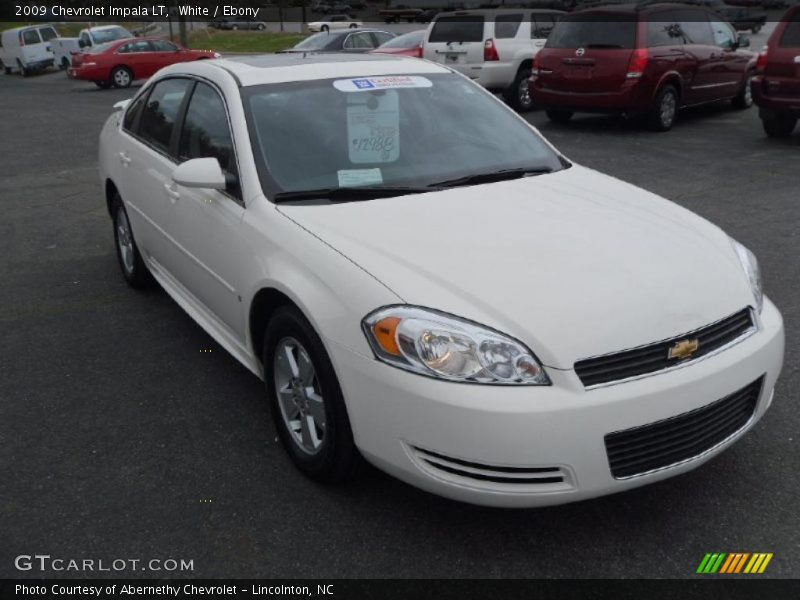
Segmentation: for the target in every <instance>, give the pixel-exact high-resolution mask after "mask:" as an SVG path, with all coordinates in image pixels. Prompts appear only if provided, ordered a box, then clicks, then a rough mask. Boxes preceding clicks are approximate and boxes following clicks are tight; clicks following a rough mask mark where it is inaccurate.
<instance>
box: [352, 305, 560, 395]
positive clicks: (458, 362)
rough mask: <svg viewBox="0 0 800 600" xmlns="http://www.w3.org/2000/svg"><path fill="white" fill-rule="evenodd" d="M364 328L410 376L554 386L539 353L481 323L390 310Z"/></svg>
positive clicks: (383, 355) (380, 351) (382, 354)
mask: <svg viewBox="0 0 800 600" xmlns="http://www.w3.org/2000/svg"><path fill="white" fill-rule="evenodd" d="M362 327H363V329H364V334H365V335H366V336H367V340H368V341H369V343H370V346H372V349H373V351H374V352H375V356H376V357H377V358H378V359H379V360H381V361H383V362H385V363H387V364H390V365H393V366H395V367H399V368H401V369H405V370H407V371H413V372H414V373H419V374H421V375H428V376H431V377H438V378H440V379H447V380H448V381H461V382H469V383H492V384H505V385H550V379H548V377H547V374H546V373H545V372H544V369H543V368H542V365H541V364H540V363H539V361H538V360H537V358H536V356H534V354H533V352H531V351H530V350H528V349H527V348H526V347H525V346H524V345H523V344H522V343H520V342H518V341H517V340H515V339H513V338H510V337H508V336H506V335H503V334H502V333H498V332H497V331H494V330H492V329H489V328H487V327H483V326H481V325H478V324H477V323H472V322H470V321H467V320H464V319H459V318H457V317H453V316H450V315H446V314H443V313H439V312H436V311H433V310H430V309H422V308H414V307H410V306H390V307H387V308H382V309H380V310H377V311H375V312H373V313H371V314H370V315H368V316H367V317H365V318H364V320H363V321H362Z"/></svg>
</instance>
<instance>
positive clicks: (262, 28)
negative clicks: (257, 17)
mask: <svg viewBox="0 0 800 600" xmlns="http://www.w3.org/2000/svg"><path fill="white" fill-rule="evenodd" d="M256 29H258V30H259V31H264V30H265V29H266V26H265V25H264V24H263V23H259V24H258V27H256Z"/></svg>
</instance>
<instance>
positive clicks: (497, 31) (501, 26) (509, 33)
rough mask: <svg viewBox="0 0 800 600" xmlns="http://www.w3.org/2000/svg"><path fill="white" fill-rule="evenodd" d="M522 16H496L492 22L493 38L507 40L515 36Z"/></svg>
mask: <svg viewBox="0 0 800 600" xmlns="http://www.w3.org/2000/svg"><path fill="white" fill-rule="evenodd" d="M520 23H522V15H521V14H519V15H497V19H496V20H495V22H494V36H495V37H496V38H498V39H509V38H513V37H514V36H516V35H517V31H519V25H520Z"/></svg>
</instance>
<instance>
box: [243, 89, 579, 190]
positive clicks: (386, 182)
mask: <svg viewBox="0 0 800 600" xmlns="http://www.w3.org/2000/svg"><path fill="white" fill-rule="evenodd" d="M243 96H244V104H245V111H246V113H247V119H248V124H249V127H250V131H251V134H250V135H251V139H252V140H253V146H254V153H255V155H256V161H257V163H258V167H259V172H260V175H261V181H262V185H263V187H264V192H265V194H266V195H267V196H269V197H273V196H274V195H275V194H276V193H279V192H294V191H304V190H318V189H328V190H330V189H336V188H356V187H373V188H374V187H392V188H395V187H405V188H414V189H417V190H418V189H420V188H425V187H427V186H435V185H438V184H442V183H446V182H450V181H453V180H457V179H459V178H465V177H471V176H475V175H486V174H491V173H497V172H498V171H511V170H524V171H525V172H528V171H530V172H534V171H536V172H548V171H554V170H558V169H561V168H563V164H562V160H561V159H560V158H559V156H558V155H557V154H556V153H555V152H554V151H553V150H552V148H551V147H550V146H549V145H548V144H547V143H546V142H545V141H544V140H543V139H542V138H541V137H540V136H539V135H538V134H537V133H536V132H535V131H533V130H532V129H531V128H529V127H527V126H526V125H525V123H523V122H522V121H521V120H520V119H519V117H517V116H516V115H515V114H514V113H513V112H512V111H510V110H509V109H508V108H506V107H505V106H504V105H503V104H502V103H501V102H499V101H498V100H496V99H495V98H493V97H491V96H490V95H488V94H487V93H486V92H484V91H483V90H481V89H480V88H478V87H477V86H476V85H475V84H473V83H471V82H469V81H467V80H465V79H464V78H463V77H462V76H460V75H456V74H450V73H448V74H434V75H430V74H427V75H424V76H421V75H400V76H384V77H365V78H356V79H337V80H333V79H327V80H317V81H308V82H292V83H282V84H269V85H262V86H255V87H251V88H247V89H245V90H244V93H243Z"/></svg>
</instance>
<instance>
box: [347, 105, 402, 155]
mask: <svg viewBox="0 0 800 600" xmlns="http://www.w3.org/2000/svg"><path fill="white" fill-rule="evenodd" d="M347 154H348V158H349V159H350V162H351V163H353V164H354V165H363V164H375V163H390V162H394V161H396V160H397V159H398V158H400V105H399V102H398V97H397V92H396V91H394V90H386V91H383V92H381V93H380V94H366V95H364V94H352V95H348V96H347Z"/></svg>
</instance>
